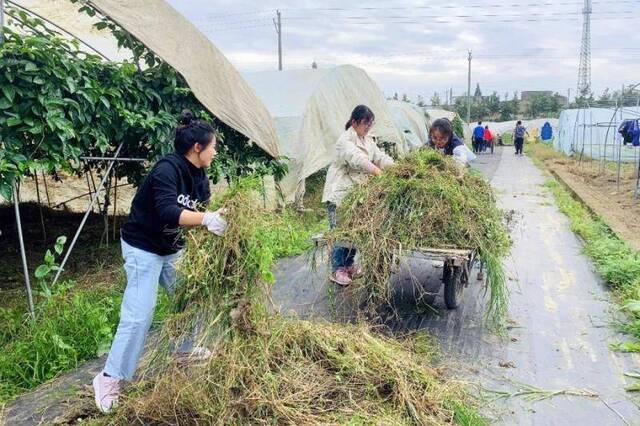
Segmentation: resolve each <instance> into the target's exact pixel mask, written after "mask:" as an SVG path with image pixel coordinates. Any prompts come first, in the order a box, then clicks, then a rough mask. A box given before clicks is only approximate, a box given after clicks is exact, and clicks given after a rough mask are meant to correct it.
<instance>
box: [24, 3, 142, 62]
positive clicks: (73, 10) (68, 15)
mask: <svg viewBox="0 0 640 426" xmlns="http://www.w3.org/2000/svg"><path fill="white" fill-rule="evenodd" d="M14 1H15V3H17V4H18V5H20V6H23V7H26V8H27V9H29V10H30V11H32V12H34V13H37V14H38V15H40V16H43V17H45V18H46V19H47V20H49V21H51V22H53V23H54V24H56V25H58V26H60V27H62V28H64V29H65V30H66V31H68V32H69V33H71V34H73V36H75V37H76V38H78V39H79V40H81V44H80V48H81V49H82V50H84V51H87V52H89V53H95V52H94V51H93V50H92V49H89V48H87V47H86V45H85V46H83V44H82V42H84V43H86V44H87V45H90V46H91V47H92V48H94V49H95V50H97V51H98V52H100V53H101V54H102V55H104V56H106V57H107V58H109V59H110V60H112V61H124V60H127V59H132V58H133V54H132V53H131V51H129V50H128V49H124V48H119V47H118V41H117V40H116V39H115V38H114V37H113V36H112V35H111V31H110V30H108V29H103V30H98V29H96V28H95V27H94V26H93V24H95V23H97V22H99V19H98V17H97V16H94V17H91V16H89V15H87V14H86V13H79V12H78V9H79V8H80V7H81V4H79V3H78V4H74V3H71V1H69V0H19V1H17V0H14ZM53 29H54V30H57V29H56V28H53ZM63 35H65V36H66V34H63Z"/></svg>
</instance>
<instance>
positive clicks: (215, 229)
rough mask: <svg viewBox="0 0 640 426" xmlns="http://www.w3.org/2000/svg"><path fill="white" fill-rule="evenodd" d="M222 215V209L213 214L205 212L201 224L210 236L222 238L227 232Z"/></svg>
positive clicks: (223, 211) (225, 222)
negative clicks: (214, 235)
mask: <svg viewBox="0 0 640 426" xmlns="http://www.w3.org/2000/svg"><path fill="white" fill-rule="evenodd" d="M224 213H225V210H224V209H220V210H218V211H215V212H206V213H205V214H204V217H203V218H202V224H203V225H204V226H206V227H207V230H208V231H209V232H211V233H212V234H216V235H217V236H219V237H222V236H223V235H224V232H225V231H226V230H227V221H226V220H224V218H223V217H222V215H223V214H224Z"/></svg>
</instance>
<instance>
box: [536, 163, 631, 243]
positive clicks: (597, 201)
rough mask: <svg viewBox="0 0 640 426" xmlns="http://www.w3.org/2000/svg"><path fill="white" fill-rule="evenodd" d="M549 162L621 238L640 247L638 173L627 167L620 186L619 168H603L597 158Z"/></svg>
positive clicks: (564, 181)
mask: <svg viewBox="0 0 640 426" xmlns="http://www.w3.org/2000/svg"><path fill="white" fill-rule="evenodd" d="M544 164H545V166H546V167H547V168H548V169H549V170H550V171H551V172H552V173H554V174H555V175H556V176H557V177H558V178H559V179H560V180H561V181H562V182H563V183H564V184H565V185H567V186H568V187H569V188H571V190H572V191H573V192H574V193H575V195H577V196H578V198H580V199H581V200H582V201H583V202H584V203H585V204H586V205H587V206H588V207H589V208H590V209H591V210H592V211H593V212H594V213H596V214H597V215H599V216H600V217H601V218H602V219H603V220H604V221H605V223H606V224H607V225H608V226H609V227H610V228H611V229H612V230H613V232H615V233H616V235H618V236H619V237H620V238H621V239H623V240H625V241H626V242H627V243H628V244H629V245H630V246H631V247H633V248H634V249H635V250H640V222H639V221H638V220H637V219H636V218H638V217H640V204H639V200H638V199H636V198H634V191H635V186H636V176H635V173H634V170H633V169H632V168H630V167H628V166H627V167H626V168H625V170H623V172H622V173H621V177H620V186H619V187H618V183H617V173H616V171H615V170H606V171H605V172H604V173H602V172H601V171H600V165H599V163H597V162H589V163H585V162H583V163H579V162H578V161H577V160H573V159H570V158H549V159H546V160H544Z"/></svg>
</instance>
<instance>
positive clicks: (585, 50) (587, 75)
mask: <svg viewBox="0 0 640 426" xmlns="http://www.w3.org/2000/svg"><path fill="white" fill-rule="evenodd" d="M582 16H583V18H582V19H583V22H582V43H581V46H580V67H579V68H578V93H577V95H578V96H588V95H589V94H590V93H591V0H584V8H583V9H582Z"/></svg>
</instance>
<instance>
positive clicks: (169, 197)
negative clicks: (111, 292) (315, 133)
mask: <svg viewBox="0 0 640 426" xmlns="http://www.w3.org/2000/svg"><path fill="white" fill-rule="evenodd" d="M174 147H175V152H174V153H172V154H169V155H166V156H165V157H163V158H161V159H160V160H159V161H158V162H157V163H156V164H155V165H154V166H153V168H152V169H151V172H149V174H148V175H147V177H146V178H145V180H144V182H143V183H142V185H141V186H140V188H139V189H138V192H137V193H136V195H135V197H134V198H133V202H132V204H131V212H130V213H129V218H128V220H127V222H126V223H125V224H124V226H123V227H122V231H121V245H122V257H123V258H124V270H125V272H126V276H127V286H126V289H125V291H124V296H123V298H122V305H121V309H120V323H119V324H118V329H117V332H116V335H115V337H114V339H113V343H112V344H111V350H110V351H109V356H108V357H107V361H106V364H105V366H104V369H103V370H102V371H100V372H99V373H98V375H96V376H95V378H94V379H93V389H94V396H95V402H96V405H97V406H98V408H99V409H100V411H102V412H105V413H107V412H109V411H111V410H112V409H113V407H114V406H115V405H116V404H117V402H118V398H119V395H120V384H121V381H123V380H131V379H132V377H133V374H134V372H135V369H136V366H137V363H138V360H139V358H140V355H141V354H142V349H143V347H144V342H145V339H146V337H147V332H148V331H149V327H150V326H151V321H152V320H153V312H154V310H155V305H156V299H157V293H158V284H160V285H161V286H162V287H164V289H165V290H166V292H167V293H168V294H169V295H172V294H173V291H174V288H175V285H176V269H175V265H176V262H177V260H178V259H179V258H180V255H181V254H182V248H183V247H184V238H183V227H184V226H198V225H202V226H206V228H207V230H208V231H209V232H211V233H213V234H215V235H219V236H221V235H223V234H224V232H225V230H226V227H227V223H226V221H225V219H224V218H223V217H222V215H223V214H224V213H225V212H224V210H223V209H220V210H218V211H216V212H203V211H202V210H204V208H205V207H206V204H207V203H208V202H209V198H210V196H211V192H210V190H209V179H208V178H207V175H206V173H205V170H206V169H207V168H208V167H209V166H210V165H211V162H212V161H213V158H214V157H215V155H216V136H215V131H214V129H213V127H212V126H211V125H210V124H209V123H207V122H205V121H202V120H196V119H195V118H194V116H193V114H192V113H191V111H188V110H185V111H183V112H182V115H181V117H180V120H179V121H178V126H177V128H176V134H175V140H174ZM207 351H208V350H207V349H205V348H197V347H196V348H192V349H191V351H190V354H191V355H195V356H197V355H198V354H196V352H200V355H202V357H203V358H204V357H206V356H207V355H206V352H207ZM209 353H210V352H209Z"/></svg>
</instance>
